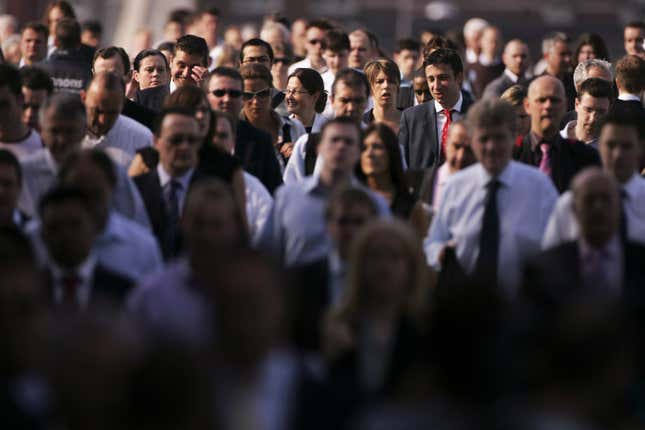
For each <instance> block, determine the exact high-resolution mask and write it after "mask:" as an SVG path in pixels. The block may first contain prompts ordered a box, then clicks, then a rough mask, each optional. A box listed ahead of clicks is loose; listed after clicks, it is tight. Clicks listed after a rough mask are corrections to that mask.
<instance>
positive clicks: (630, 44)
mask: <svg viewBox="0 0 645 430" xmlns="http://www.w3.org/2000/svg"><path fill="white" fill-rule="evenodd" d="M624 38H625V52H627V54H629V55H638V56H639V57H641V58H642V57H643V54H645V52H644V49H643V39H644V38H645V30H643V29H640V28H637V27H627V28H625V32H624Z"/></svg>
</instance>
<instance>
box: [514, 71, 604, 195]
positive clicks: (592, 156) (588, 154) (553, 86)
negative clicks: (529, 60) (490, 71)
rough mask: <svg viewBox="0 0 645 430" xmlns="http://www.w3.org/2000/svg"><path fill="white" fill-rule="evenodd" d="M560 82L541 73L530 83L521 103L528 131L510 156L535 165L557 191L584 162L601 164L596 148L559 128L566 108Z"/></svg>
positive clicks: (561, 188) (566, 184)
mask: <svg viewBox="0 0 645 430" xmlns="http://www.w3.org/2000/svg"><path fill="white" fill-rule="evenodd" d="M565 100H566V99H565V92H564V86H563V85H562V82H560V81H559V80H558V79H557V78H554V77H552V76H541V77H539V78H537V79H535V80H534V81H533V82H531V85H529V91H528V96H527V98H526V99H525V100H524V107H525V109H526V111H527V113H528V114H529V115H530V116H531V131H530V132H529V134H528V135H526V137H525V138H524V140H523V141H522V144H521V146H517V147H515V149H514V151H513V158H514V159H516V160H518V161H521V162H524V163H527V164H531V165H534V166H537V167H539V169H540V170H541V171H542V172H544V173H545V174H546V175H548V176H549V177H550V178H551V179H552V180H553V183H554V184H555V187H556V188H557V189H558V191H559V192H560V193H562V192H564V191H565V190H566V189H567V188H568V187H569V183H570V182H571V179H572V178H573V177H574V176H575V175H576V173H578V172H579V171H580V170H581V169H583V168H584V167H587V166H591V165H595V166H600V155H599V154H598V151H597V150H595V149H594V148H592V147H591V146H589V145H586V144H585V143H583V142H580V141H578V140H571V139H564V138H562V136H560V133H559V132H558V128H559V124H560V120H561V119H562V116H563V115H564V112H565Z"/></svg>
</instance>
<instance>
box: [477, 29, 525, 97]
mask: <svg viewBox="0 0 645 430" xmlns="http://www.w3.org/2000/svg"><path fill="white" fill-rule="evenodd" d="M502 62H503V63H504V65H505V66H506V68H505V69H504V73H502V74H501V75H500V76H499V77H498V78H496V79H493V80H492V81H491V82H490V83H489V84H488V85H487V86H486V89H485V90H484V95H483V97H490V96H492V97H499V96H501V95H502V93H503V92H504V91H506V90H507V89H509V88H510V87H512V86H513V85H515V84H520V85H528V80H527V79H526V76H525V75H526V70H527V69H528V66H529V47H528V46H527V45H526V43H524V42H523V41H521V40H520V39H513V40H511V41H510V42H508V43H507V44H506V46H505V47H504V53H503V54H502Z"/></svg>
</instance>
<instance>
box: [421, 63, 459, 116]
mask: <svg viewBox="0 0 645 430" xmlns="http://www.w3.org/2000/svg"><path fill="white" fill-rule="evenodd" d="M425 73H426V80H427V81H428V88H429V89H430V93H431V94H432V97H433V98H434V99H435V100H436V101H437V102H438V103H439V104H440V105H441V106H443V107H444V108H447V109H450V108H452V107H453V106H454V105H455V103H457V100H459V94H460V92H461V81H462V80H463V74H462V73H458V74H457V75H455V73H454V71H453V70H452V67H450V65H448V64H433V65H430V66H427V67H426V69H425Z"/></svg>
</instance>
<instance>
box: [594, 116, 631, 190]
mask: <svg viewBox="0 0 645 430" xmlns="http://www.w3.org/2000/svg"><path fill="white" fill-rule="evenodd" d="M598 149H599V151H600V158H601V159H602V165H603V168H604V169H605V171H606V172H608V173H610V174H611V175H612V176H614V177H615V178H616V179H617V180H618V182H620V183H625V182H627V181H628V180H629V179H630V178H631V177H632V176H633V175H634V173H635V172H637V171H638V168H639V165H640V162H641V157H642V153H641V147H640V145H639V142H638V133H637V131H636V129H635V128H634V127H627V126H623V125H617V124H607V125H605V126H604V127H603V128H602V130H601V132H600V138H599V141H598Z"/></svg>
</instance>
